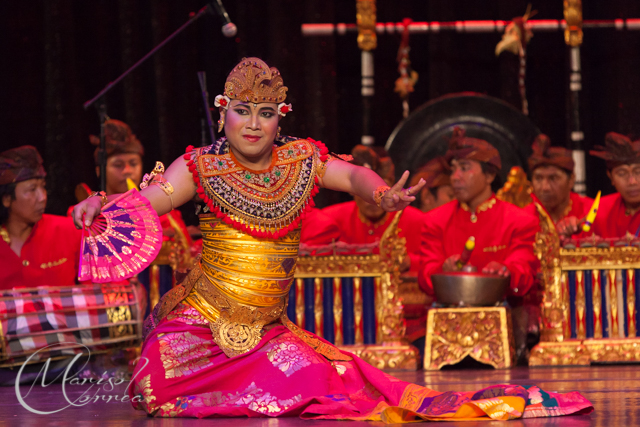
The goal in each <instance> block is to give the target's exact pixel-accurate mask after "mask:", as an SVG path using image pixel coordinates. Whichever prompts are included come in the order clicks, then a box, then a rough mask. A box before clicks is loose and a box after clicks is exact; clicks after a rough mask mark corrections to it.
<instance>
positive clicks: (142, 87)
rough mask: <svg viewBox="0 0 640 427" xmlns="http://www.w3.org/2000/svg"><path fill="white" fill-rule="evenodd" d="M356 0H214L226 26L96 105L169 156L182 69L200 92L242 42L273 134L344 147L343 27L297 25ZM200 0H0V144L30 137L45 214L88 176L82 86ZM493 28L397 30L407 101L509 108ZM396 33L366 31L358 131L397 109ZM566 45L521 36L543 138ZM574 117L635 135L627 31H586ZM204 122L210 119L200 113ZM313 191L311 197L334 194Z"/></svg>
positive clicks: (553, 5) (61, 205) (632, 1)
mask: <svg viewBox="0 0 640 427" xmlns="http://www.w3.org/2000/svg"><path fill="white" fill-rule="evenodd" d="M355 3H356V2H355V0H348V1H333V2H331V1H326V0H322V1H321V0H304V1H302V0H269V1H261V2H260V1H257V0H235V1H232V0H226V1H225V6H226V8H227V10H228V12H229V15H230V16H231V19H232V20H233V21H234V22H235V23H236V24H237V26H238V35H237V37H236V38H233V39H228V38H225V37H223V36H222V34H221V32H220V27H221V24H220V21H219V20H218V19H217V18H216V17H213V16H211V17H204V18H202V19H201V20H199V21H198V22H196V23H194V24H193V25H192V26H191V27H190V28H188V29H187V30H186V31H185V32H184V33H182V34H181V35H180V36H179V37H177V38H176V39H175V40H173V41H171V42H170V43H169V44H168V45H167V46H165V47H164V48H163V49H162V50H161V51H160V52H159V53H158V54H157V55H156V56H155V57H153V58H152V59H151V60H149V61H148V62H147V63H146V64H144V65H143V66H142V67H140V68H139V69H138V70H136V71H135V72H134V73H133V74H131V75H130V76H129V77H127V78H126V79H125V80H124V81H122V82H121V84H120V85H118V86H117V87H115V88H114V89H113V90H112V91H111V92H110V93H109V94H108V95H107V111H108V114H109V116H110V117H112V118H116V119H121V120H124V121H126V122H127V123H129V124H130V125H131V127H132V129H133V131H134V132H135V133H136V134H137V135H138V137H139V139H140V140H141V142H142V143H143V144H144V145H145V149H146V156H145V171H148V170H150V169H151V168H152V167H153V165H154V162H155V161H156V160H162V161H163V162H165V163H170V162H171V161H172V160H173V159H174V158H176V157H177V156H179V155H180V154H182V153H183V152H184V148H185V147H186V146H187V145H190V144H193V145H199V144H200V141H201V118H202V117H203V108H202V99H201V95H200V91H199V86H198V80H197V77H196V72H197V71H201V70H203V71H206V72H207V82H208V87H209V93H210V99H211V100H213V97H214V96H215V95H217V94H219V93H221V92H222V90H223V83H224V79H225V77H226V75H227V73H228V72H229V71H230V69H231V68H232V67H233V65H235V63H236V62H237V61H238V60H240V59H241V58H242V57H244V56H258V57H261V58H263V59H264V60H265V61H267V63H269V64H270V65H272V66H276V67H278V68H279V69H280V71H281V73H282V75H283V77H284V80H285V84H286V85H287V86H288V87H289V92H288V93H289V97H288V99H287V102H291V103H292V104H293V106H294V113H292V114H290V115H289V116H287V117H286V119H285V120H284V121H283V123H282V127H283V134H290V135H296V136H300V137H307V136H310V137H313V138H315V139H319V140H322V141H323V142H325V143H326V144H327V145H328V146H329V148H330V149H331V150H332V151H336V152H342V153H347V152H350V150H351V148H352V147H353V146H354V145H355V144H357V143H359V141H360V135H361V98H360V51H359V50H358V47H357V43H356V35H355V34H349V35H346V36H335V37H315V38H312V37H303V36H302V34H301V29H300V26H301V24H302V23H322V22H327V23H337V22H346V23H352V22H355V14H356V7H355ZM205 4H206V3H205V2H204V1H202V0H180V1H178V0H171V1H170V0H156V1H151V0H93V1H90V2H86V1H80V0H75V1H73V0H46V1H44V0H40V1H29V2H18V1H7V0H5V1H2V2H0V57H1V58H2V65H3V66H2V67H0V78H1V81H2V85H0V107H1V114H0V129H2V130H3V132H2V137H1V139H0V141H1V142H0V145H1V147H0V148H1V149H2V150H5V149H8V148H12V147H16V146H19V145H23V144H31V145H34V146H36V147H37V148H38V149H39V150H40V152H41V153H42V155H43V157H44V160H45V166H46V168H47V171H48V174H49V175H48V186H49V189H50V192H49V194H50V201H49V206H48V211H49V212H50V213H56V214H64V213H65V211H66V208H67V207H68V206H69V205H71V204H73V203H74V196H73V190H74V188H75V186H76V184H78V183H79V182H86V183H88V184H89V185H90V186H91V187H92V188H97V187H98V182H97V179H96V177H95V170H94V163H93V157H92V153H93V147H92V146H91V145H90V144H89V140H88V135H89V134H92V133H93V134H99V123H98V118H97V114H96V111H95V109H93V108H91V109H89V110H87V111H85V110H84V109H83V107H82V104H83V102H85V101H86V100H88V99H90V98H92V97H93V96H94V95H95V94H97V93H98V92H99V91H100V90H101V89H102V88H103V87H104V86H105V85H106V84H107V83H108V82H110V81H112V80H114V79H115V78H116V77H118V76H119V75H120V74H121V73H122V72H123V71H124V70H125V69H126V68H128V67H129V66H131V65H132V64H133V63H134V62H136V61H137V60H138V59H139V58H140V57H142V56H143V55H144V54H145V53H146V52H147V51H149V50H150V49H151V48H152V47H153V46H154V45H156V44H157V43H159V42H160V41H162V40H163V39H164V38H165V37H166V36H167V35H169V34H170V33H171V32H173V31H174V30H175V29H177V28H178V27H179V26H180V25H182V24H183V23H184V22H185V21H186V20H187V19H188V17H189V12H192V11H197V10H198V9H200V8H201V7H202V6H204V5H205ZM532 5H533V8H534V9H536V10H537V11H538V14H537V16H535V18H534V19H562V0H553V1H551V0H537V1H533V2H532ZM526 6H527V1H521V0H429V1H426V0H403V1H389V0H379V1H378V4H377V8H378V14H377V17H378V22H399V21H401V20H402V19H403V18H405V17H411V18H412V19H413V20H414V21H455V20H485V19H501V20H510V19H512V18H513V17H514V16H519V15H522V14H523V13H524V11H525V10H526ZM583 17H584V19H615V18H640V1H637V0H609V1H606V2H602V1H598V2H592V1H585V2H584V4H583ZM500 37H501V34H499V33H486V34H483V33H480V34H459V33H450V32H442V33H440V34H426V35H412V37H411V42H410V44H411V61H412V65H413V68H414V69H415V70H416V71H417V72H418V73H419V75H420V77H419V81H418V84H417V86H416V91H415V93H413V94H412V95H411V97H410V103H411V106H412V108H416V107H417V106H419V105H421V104H423V103H425V102H427V101H429V100H432V99H434V98H437V97H439V96H442V95H444V94H447V93H452V92H461V91H476V92H480V93H484V94H487V95H491V96H494V97H497V98H501V99H503V100H505V101H507V102H510V103H512V104H514V105H515V106H516V107H517V108H519V105H520V104H519V102H520V100H519V94H518V90H517V84H516V80H517V75H516V73H517V59H516V57H515V56H514V55H511V54H503V55H502V56H501V57H499V58H496V57H495V55H494V53H493V51H494V48H495V45H496V43H497V42H498V41H499V40H500ZM399 42H400V36H399V35H396V34H393V35H389V34H383V35H379V37H378V48H377V50H376V51H375V72H376V80H375V89H376V95H375V99H374V106H373V126H374V129H373V133H374V135H375V136H376V144H378V145H384V143H385V142H386V139H387V138H388V136H389V135H390V134H391V132H392V131H393V129H394V128H395V127H396V125H397V124H398V123H399V122H400V120H401V119H402V107H401V101H400V99H399V98H398V96H397V95H396V94H395V93H394V92H393V87H394V81H395V80H396V78H397V77H398V72H397V63H396V54H397V49H398V44H399ZM567 49H568V48H567V47H566V45H565V43H564V38H563V33H562V32H561V31H555V32H538V33H535V34H534V37H533V39H532V40H531V42H530V45H529V47H528V52H527V53H528V68H527V94H528V99H529V108H530V117H531V119H532V120H533V121H534V122H535V124H536V125H537V126H538V127H539V128H540V130H541V131H542V132H544V133H547V134H548V135H549V136H550V138H551V141H552V144H554V145H565V144H567V142H568V136H567V125H566V123H567V113H566V112H567V102H568V78H569V74H568V50H567ZM582 67H583V90H582V93H581V103H582V105H581V107H582V110H581V115H582V124H583V130H584V133H585V138H586V140H585V145H586V147H585V148H586V149H587V150H588V149H589V148H591V147H592V146H593V145H596V144H601V143H602V142H603V140H604V135H605V133H606V132H609V131H617V132H620V133H623V134H629V135H631V136H633V137H636V138H637V137H638V136H640V71H639V70H640V31H626V30H624V31H616V30H613V29H603V30H588V29H587V30H585V35H584V44H583V47H582ZM214 120H217V115H215V117H214ZM587 185H588V194H589V195H591V196H593V195H594V194H595V192H596V191H597V190H598V189H603V190H605V191H606V192H610V191H611V186H610V184H609V183H608V180H607V178H606V174H605V171H604V162H602V161H600V160H597V159H592V158H590V157H589V156H587ZM343 197H344V196H338V195H336V194H329V192H326V193H321V195H320V198H319V200H318V202H319V204H320V205H321V206H322V205H326V204H328V203H333V202H336V201H340V200H344V198H343Z"/></svg>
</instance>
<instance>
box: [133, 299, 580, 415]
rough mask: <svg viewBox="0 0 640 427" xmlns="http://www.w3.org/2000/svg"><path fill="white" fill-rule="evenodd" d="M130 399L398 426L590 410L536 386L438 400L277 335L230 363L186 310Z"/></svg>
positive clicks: (180, 410)
mask: <svg viewBox="0 0 640 427" xmlns="http://www.w3.org/2000/svg"><path fill="white" fill-rule="evenodd" d="M346 354H348V353H346ZM351 356H353V355H351ZM130 396H131V398H132V401H133V402H134V403H133V404H134V407H135V408H136V409H140V410H144V411H146V412H147V413H149V414H151V415H154V416H158V417H197V418H205V417H283V416H287V417H291V416H298V417H300V418H304V419H345V420H371V421H384V422H388V423H399V422H409V421H414V420H420V419H423V420H436V419H437V420H444V419H449V420H456V421H459V420H465V419H476V420H477V419H479V418H480V419H482V418H484V419H499V420H507V419H512V418H520V417H524V418H528V417H545V416H556V415H567V414H576V413H588V412H591V411H592V410H593V407H592V405H591V403H590V402H589V401H588V400H587V399H585V398H584V397H583V396H582V395H580V394H579V393H577V392H573V393H567V394H556V393H546V392H544V391H542V390H540V389H539V388H537V387H535V386H532V387H526V386H525V387H523V386H519V385H499V386H493V387H489V388H486V389H483V390H480V391H478V392H460V393H458V392H445V393H440V392H437V391H434V390H431V389H428V388H426V387H421V386H418V385H415V384H411V383H407V382H404V381H400V380H398V379H397V378H394V377H393V376H391V375H388V374H386V373H384V372H382V371H380V370H378V369H376V368H374V367H372V366H371V365H369V364H367V363H366V362H364V361H362V360H361V359H359V358H358V357H356V356H353V360H352V361H348V362H344V361H329V360H327V359H326V358H325V357H324V356H321V355H320V354H318V353H316V352H315V351H314V350H313V349H312V348H311V347H309V346H308V345H307V344H306V343H305V342H304V341H302V340H301V339H300V338H298V337H297V336H296V335H294V334H293V333H292V332H290V331H289V330H288V329H287V328H285V327H284V326H281V325H278V326H275V327H274V328H272V329H271V330H269V331H268V332H267V333H266V334H265V335H264V337H263V338H262V340H261V341H260V343H259V344H258V345H257V346H256V347H255V348H254V349H252V350H251V351H249V352H247V353H244V354H242V355H240V356H236V357H232V358H229V357H227V356H226V355H225V354H224V353H223V352H222V350H220V348H219V347H218V346H217V345H216V344H215V342H214V341H213V339H212V337H211V330H210V329H209V326H208V321H207V320H206V319H205V318H204V317H203V316H202V315H201V314H200V313H199V312H198V311H197V310H196V309H194V308H192V307H191V306H189V305H186V304H179V305H178V306H177V307H176V308H175V309H174V310H173V311H172V312H171V313H170V314H169V315H168V316H167V317H166V318H165V319H163V320H162V321H161V322H160V324H159V325H158V326H157V327H156V328H155V329H154V330H153V332H151V333H150V334H149V337H148V338H147V340H146V341H145V343H144V346H143V349H142V358H141V361H140V362H139V363H138V365H137V366H136V369H135V371H134V382H133V387H131V388H130Z"/></svg>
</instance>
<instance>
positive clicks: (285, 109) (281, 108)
mask: <svg viewBox="0 0 640 427" xmlns="http://www.w3.org/2000/svg"><path fill="white" fill-rule="evenodd" d="M292 111H293V107H292V106H291V104H285V103H284V102H281V103H280V104H278V114H279V115H281V116H282V117H284V116H286V115H287V113H290V112H292Z"/></svg>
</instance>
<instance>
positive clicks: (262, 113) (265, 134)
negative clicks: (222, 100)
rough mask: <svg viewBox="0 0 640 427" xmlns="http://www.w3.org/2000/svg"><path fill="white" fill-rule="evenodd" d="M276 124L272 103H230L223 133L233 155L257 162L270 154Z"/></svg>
mask: <svg viewBox="0 0 640 427" xmlns="http://www.w3.org/2000/svg"><path fill="white" fill-rule="evenodd" d="M279 121H280V119H279V116H278V105H277V104H275V103H269V102H263V103H260V104H254V103H251V102H241V101H238V100H233V101H231V103H230V104H229V109H228V110H227V112H226V118H225V124H224V132H225V135H226V136H227V139H228V140H229V143H230V144H231V147H232V148H233V149H234V151H235V153H236V155H238V154H239V155H240V156H241V157H243V158H245V159H247V160H250V161H253V162H258V161H260V160H261V159H262V158H263V157H264V156H269V154H270V153H271V150H272V147H273V141H274V140H275V137H276V133H277V132H278V122H279Z"/></svg>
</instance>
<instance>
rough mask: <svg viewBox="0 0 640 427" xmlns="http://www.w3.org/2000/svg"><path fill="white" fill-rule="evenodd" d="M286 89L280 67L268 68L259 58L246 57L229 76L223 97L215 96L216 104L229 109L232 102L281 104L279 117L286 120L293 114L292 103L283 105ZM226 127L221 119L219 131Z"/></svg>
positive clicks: (279, 105)
mask: <svg viewBox="0 0 640 427" xmlns="http://www.w3.org/2000/svg"><path fill="white" fill-rule="evenodd" d="M287 90H288V88H287V87H286V86H285V85H284V83H283V82H282V76H281V75H280V71H278V69H277V68H275V67H269V66H268V65H267V63H266V62H264V61H263V60H262V59H260V58H244V59H243V60H242V61H240V63H239V64H238V65H236V66H235V67H234V68H233V70H231V72H230V73H229V75H228V76H227V81H226V82H225V84H224V95H218V96H216V97H215V102H214V105H215V106H216V107H221V108H224V109H225V110H227V109H228V108H229V103H230V102H231V100H232V99H237V100H239V101H243V102H253V103H254V104H259V103H261V102H273V103H277V104H278V114H279V115H281V116H283V117H284V116H285V115H286V114H287V113H289V112H291V111H293V108H292V107H291V104H285V103H284V100H285V99H286V98H287ZM223 125H224V118H222V117H221V119H220V120H219V121H218V126H219V129H218V131H220V130H222V126H223Z"/></svg>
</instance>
